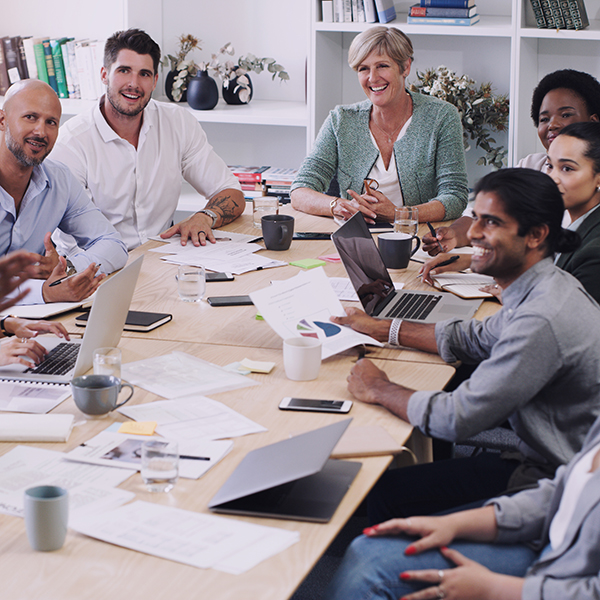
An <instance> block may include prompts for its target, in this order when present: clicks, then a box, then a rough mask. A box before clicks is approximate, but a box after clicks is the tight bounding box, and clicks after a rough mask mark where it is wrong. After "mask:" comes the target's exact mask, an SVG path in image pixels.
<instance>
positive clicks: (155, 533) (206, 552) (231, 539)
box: [69, 501, 300, 574]
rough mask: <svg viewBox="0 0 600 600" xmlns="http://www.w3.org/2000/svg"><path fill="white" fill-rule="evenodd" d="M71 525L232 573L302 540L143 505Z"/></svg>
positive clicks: (120, 543)
mask: <svg viewBox="0 0 600 600" xmlns="http://www.w3.org/2000/svg"><path fill="white" fill-rule="evenodd" d="M69 525H70V526H71V527H72V528H73V529H75V530H76V531H79V532H80V533H83V534H85V535H89V536H90V537H94V538H97V539H99V540H102V541H105V542H109V543H111V544H116V545H117V546H123V547H124V548H130V549H131V550H137V551H138V552H143V553H144V554H151V555H153V556H159V557H161V558H166V559H168V560H173V561H175V562H180V563H183V564H186V565H191V566H193V567H199V568H202V569H208V568H213V569H218V570H219V571H225V572H227V573H232V574H239V573H244V572H245V571H247V570H249V569H251V568H252V567H254V566H255V565H257V564H258V563H260V562H262V561H263V560H265V559H267V558H269V557H271V556H273V555H275V554H277V553H279V552H282V551H283V550H285V549H286V548H289V547H290V546H291V545H292V544H295V543H296V542H297V541H298V540H299V539H300V534H299V533H298V532H296V531H287V530H284V529H277V528H275V527H265V526H263V525H254V524H252V523H246V522H244V521H239V520H236V519H227V518H224V517H215V516H213V515H206V514H202V513H196V512H191V511H188V510H182V509H180V508H171V507H169V506H162V505H160V504H151V503H149V502H142V501H137V502H133V503H131V504H128V505H126V506H122V507H120V508H117V509H114V510H111V511H106V512H104V513H101V514H99V515H97V516H93V517H92V516H91V515H90V516H89V517H82V518H78V519H76V520H75V519H74V520H73V521H72V522H70V523H69Z"/></svg>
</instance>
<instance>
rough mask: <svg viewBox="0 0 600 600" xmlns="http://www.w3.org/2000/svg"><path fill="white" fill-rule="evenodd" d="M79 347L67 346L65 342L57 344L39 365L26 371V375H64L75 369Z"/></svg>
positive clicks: (75, 345) (77, 345) (76, 345)
mask: <svg viewBox="0 0 600 600" xmlns="http://www.w3.org/2000/svg"><path fill="white" fill-rule="evenodd" d="M80 347H81V345H80V344H68V343H66V342H63V343H62V344H58V346H56V348H54V349H52V350H51V351H50V352H49V353H48V355H47V356H46V358H45V359H44V360H43V361H42V362H41V363H40V364H39V365H37V366H36V367H34V368H31V369H27V371H26V373H36V374H38V375H39V374H41V375H64V374H65V373H68V372H69V371H70V370H71V369H72V368H73V367H75V363H76V362H77V354H78V353H79V348H80Z"/></svg>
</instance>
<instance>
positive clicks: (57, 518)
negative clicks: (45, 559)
mask: <svg viewBox="0 0 600 600" xmlns="http://www.w3.org/2000/svg"><path fill="white" fill-rule="evenodd" d="M23 506H24V516H25V530H26V531H27V539H28V540H29V544H30V545H31V547H32V548H33V549H34V550H40V551H41V552H50V551H52V550H58V549H59V548H62V546H63V544H64V543H65V537H66V535H67V523H68V521H69V494H68V492H67V490H65V489H64V488H61V487H58V486H55V485H40V486H37V487H33V488H29V489H28V490H25V497H24V499H23Z"/></svg>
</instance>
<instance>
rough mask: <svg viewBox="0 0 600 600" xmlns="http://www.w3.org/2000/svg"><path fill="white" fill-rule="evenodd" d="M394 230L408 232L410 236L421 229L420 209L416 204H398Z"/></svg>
mask: <svg viewBox="0 0 600 600" xmlns="http://www.w3.org/2000/svg"><path fill="white" fill-rule="evenodd" d="M394 213H395V214H394V231H395V232H396V233H406V234H408V236H409V237H414V236H415V235H417V231H418V230H419V209H418V208H417V207H416V206H396V210H395V211H394Z"/></svg>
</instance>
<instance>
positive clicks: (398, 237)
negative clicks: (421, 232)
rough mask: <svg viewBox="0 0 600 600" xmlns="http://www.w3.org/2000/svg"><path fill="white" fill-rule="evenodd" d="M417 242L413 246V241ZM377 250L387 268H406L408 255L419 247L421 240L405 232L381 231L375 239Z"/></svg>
mask: <svg viewBox="0 0 600 600" xmlns="http://www.w3.org/2000/svg"><path fill="white" fill-rule="evenodd" d="M415 240H416V242H417V244H416V245H415V247H414V248H413V242H414V241H415ZM377 243H378V244H379V252H380V254H381V258H383V262H384V264H385V266H386V267H387V268H388V269H406V267H408V261H409V260H410V257H411V256H412V255H413V254H414V253H415V252H416V251H417V250H418V249H419V248H420V246H421V240H420V239H419V238H418V237H417V236H410V235H408V234H406V233H382V234H380V235H379V238H378V240H377Z"/></svg>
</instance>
